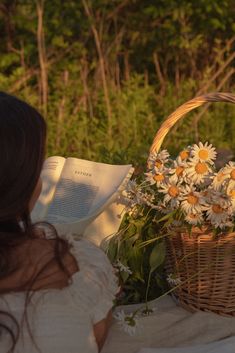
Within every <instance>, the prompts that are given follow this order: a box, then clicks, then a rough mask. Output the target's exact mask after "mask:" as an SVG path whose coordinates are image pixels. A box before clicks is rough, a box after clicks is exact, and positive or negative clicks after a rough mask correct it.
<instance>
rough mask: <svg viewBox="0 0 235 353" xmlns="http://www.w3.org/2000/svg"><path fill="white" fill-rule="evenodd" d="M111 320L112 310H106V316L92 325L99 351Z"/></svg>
mask: <svg viewBox="0 0 235 353" xmlns="http://www.w3.org/2000/svg"><path fill="white" fill-rule="evenodd" d="M111 321H112V310H110V311H109V312H108V315H107V316H106V318H104V319H103V320H101V321H99V322H97V324H95V325H94V335H95V338H96V342H97V345H98V348H99V352H100V351H101V349H102V347H103V345H104V342H105V339H106V337H107V333H108V330H109V327H110V324H111Z"/></svg>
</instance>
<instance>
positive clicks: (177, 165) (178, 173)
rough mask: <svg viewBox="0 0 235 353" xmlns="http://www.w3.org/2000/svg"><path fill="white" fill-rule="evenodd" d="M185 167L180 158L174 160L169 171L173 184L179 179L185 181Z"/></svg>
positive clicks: (185, 164)
mask: <svg viewBox="0 0 235 353" xmlns="http://www.w3.org/2000/svg"><path fill="white" fill-rule="evenodd" d="M187 167H188V164H187V162H186V161H183V160H182V159H181V157H177V158H176V160H175V161H173V166H172V168H170V169H169V174H170V175H171V178H172V180H173V181H174V182H177V181H178V180H179V179H183V180H185V177H186V169H187Z"/></svg>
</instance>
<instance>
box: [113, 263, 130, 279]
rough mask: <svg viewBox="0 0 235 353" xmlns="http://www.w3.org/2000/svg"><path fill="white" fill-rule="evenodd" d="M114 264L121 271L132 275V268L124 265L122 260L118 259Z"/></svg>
mask: <svg viewBox="0 0 235 353" xmlns="http://www.w3.org/2000/svg"><path fill="white" fill-rule="evenodd" d="M114 266H115V267H117V268H118V270H119V271H120V272H126V273H128V275H132V271H131V270H130V268H129V267H128V266H126V265H124V264H123V263H122V262H121V261H120V260H117V262H116V263H115V264H114Z"/></svg>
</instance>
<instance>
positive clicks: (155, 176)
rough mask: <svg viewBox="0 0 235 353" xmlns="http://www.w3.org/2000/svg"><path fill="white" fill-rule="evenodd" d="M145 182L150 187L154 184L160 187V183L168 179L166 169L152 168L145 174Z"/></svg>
mask: <svg viewBox="0 0 235 353" xmlns="http://www.w3.org/2000/svg"><path fill="white" fill-rule="evenodd" d="M145 175H146V181H147V182H149V183H150V184H151V185H153V184H156V185H157V186H160V185H161V184H162V183H164V182H166V181H167V178H168V168H164V167H161V168H156V167H154V168H153V169H152V170H151V171H149V172H148V173H145Z"/></svg>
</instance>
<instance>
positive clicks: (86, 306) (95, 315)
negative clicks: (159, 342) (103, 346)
mask: <svg viewBox="0 0 235 353" xmlns="http://www.w3.org/2000/svg"><path fill="white" fill-rule="evenodd" d="M67 240H68V242H69V243H70V245H71V249H70V251H71V253H72V254H73V255H74V257H75V258H76V259H77V262H78V266H79V271H78V272H76V273H75V274H74V275H73V276H72V282H71V284H70V285H69V286H68V287H65V288H63V289H48V290H41V291H37V292H35V293H34V295H33V297H32V303H31V304H30V305H29V306H28V310H27V312H28V319H29V325H30V329H31V331H32V333H33V337H34V339H35V342H36V343H37V345H38V347H39V348H40V350H41V352H42V353H97V352H98V348H97V344H96V341H95V337H94V333H93V325H94V324H95V323H97V322H99V321H100V320H102V319H103V318H105V317H106V315H107V313H108V311H109V310H110V309H111V308H112V306H113V300H114V298H115V294H116V292H117V290H118V286H117V279H116V276H115V275H114V271H113V268H112V266H111V264H110V263H109V261H108V259H107V257H106V255H105V254H104V252H103V251H102V250H100V249H99V248H97V247H96V246H95V245H93V244H91V243H90V242H88V241H85V240H75V239H74V238H73V237H72V236H68V237H67ZM24 302H25V293H10V294H7V295H4V296H1V297H0V310H4V309H7V310H8V311H10V312H11V313H12V314H13V315H14V316H15V317H16V318H17V319H18V320H21V317H22V312H23V309H24ZM22 327H23V329H22V330H21V331H22V333H23V335H22V336H21V337H20V339H19V342H18V344H17V347H16V350H15V351H14V352H15V353H34V352H35V353H36V352H38V351H37V350H36V348H35V346H34V345H33V343H32V340H31V338H30V336H29V333H28V330H27V325H26V322H25V321H24V323H23V326H22ZM8 344H9V337H8V335H7V334H6V333H4V331H3V334H2V335H1V336H0V353H2V352H4V353H6V352H7V347H8V348H9V345H8Z"/></svg>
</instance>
